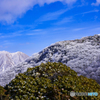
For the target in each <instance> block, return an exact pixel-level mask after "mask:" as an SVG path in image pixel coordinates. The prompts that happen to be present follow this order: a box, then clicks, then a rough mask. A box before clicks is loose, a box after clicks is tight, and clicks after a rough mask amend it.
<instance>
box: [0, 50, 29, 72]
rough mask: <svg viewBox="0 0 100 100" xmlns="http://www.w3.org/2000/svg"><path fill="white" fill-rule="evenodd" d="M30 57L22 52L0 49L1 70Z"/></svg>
mask: <svg viewBox="0 0 100 100" xmlns="http://www.w3.org/2000/svg"><path fill="white" fill-rule="evenodd" d="M28 57H29V56H27V55H26V54H24V53H22V52H15V53H9V52H7V51H0V72H2V71H5V70H7V69H8V68H11V67H13V66H15V65H17V64H18V63H20V62H23V61H24V60H25V59H26V58H28Z"/></svg>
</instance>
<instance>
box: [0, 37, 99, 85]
mask: <svg viewBox="0 0 100 100" xmlns="http://www.w3.org/2000/svg"><path fill="white" fill-rule="evenodd" d="M48 61H50V62H62V63H63V64H66V65H67V66H69V67H70V68H71V69H73V70H74V71H76V72H77V73H78V75H83V76H86V77H88V78H92V79H95V80H96V81H97V82H98V83H99V84H100V35H94V36H88V37H83V38H81V39H76V40H68V41H60V42H56V43H54V44H52V45H50V46H49V47H47V48H45V49H44V50H42V51H40V52H39V53H35V54H34V55H32V56H31V57H30V58H28V59H27V60H26V61H25V62H23V63H21V64H19V65H17V66H15V67H12V68H11V69H10V70H7V71H6V72H4V73H1V74H0V85H1V86H5V85H6V84H8V83H9V82H10V81H11V80H12V79H14V77H15V75H17V74H18V73H23V72H25V71H26V70H27V68H29V67H34V66H37V65H40V64H41V63H42V62H43V63H46V62H48Z"/></svg>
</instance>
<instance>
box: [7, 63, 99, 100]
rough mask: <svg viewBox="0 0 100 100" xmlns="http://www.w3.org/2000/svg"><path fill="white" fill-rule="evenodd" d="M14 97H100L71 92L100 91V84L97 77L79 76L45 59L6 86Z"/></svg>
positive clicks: (30, 99) (39, 99)
mask: <svg viewBox="0 0 100 100" xmlns="http://www.w3.org/2000/svg"><path fill="white" fill-rule="evenodd" d="M5 89H6V90H7V93H9V94H10V99H12V100H68V99H70V100H100V95H98V96H97V97H95V96H92V97H90V96H88V97H85V96H74V97H71V96H70V92H71V91H75V92H98V94H100V85H99V84H97V82H96V81H95V80H92V79H88V78H86V77H83V76H77V73H76V72H75V71H74V70H71V69H70V67H67V66H66V65H64V64H62V63H60V62H59V63H56V62H54V63H50V62H48V63H46V64H44V63H42V64H41V65H40V66H36V67H33V68H28V69H27V71H26V72H25V73H23V74H22V73H20V74H18V75H17V76H16V78H15V79H13V80H12V81H11V82H10V83H9V84H8V85H6V86H5Z"/></svg>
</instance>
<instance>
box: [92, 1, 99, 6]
mask: <svg viewBox="0 0 100 100" xmlns="http://www.w3.org/2000/svg"><path fill="white" fill-rule="evenodd" d="M92 5H94V6H99V5H100V0H96V3H92Z"/></svg>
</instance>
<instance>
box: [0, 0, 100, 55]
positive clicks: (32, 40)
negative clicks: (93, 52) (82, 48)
mask: <svg viewBox="0 0 100 100" xmlns="http://www.w3.org/2000/svg"><path fill="white" fill-rule="evenodd" d="M95 34H100V0H0V51H3V50H5V51H8V52H11V53H12V52H17V51H21V52H24V53H25V54H27V55H29V56H31V55H32V54H33V53H36V52H39V51H41V50H43V49H44V48H45V47H48V46H49V45H51V44H52V43H55V42H58V41H63V40H73V39H79V38H82V37H85V36H91V35H95Z"/></svg>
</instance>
